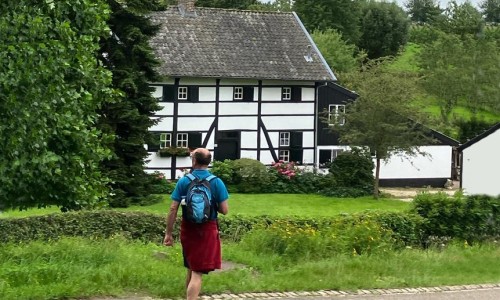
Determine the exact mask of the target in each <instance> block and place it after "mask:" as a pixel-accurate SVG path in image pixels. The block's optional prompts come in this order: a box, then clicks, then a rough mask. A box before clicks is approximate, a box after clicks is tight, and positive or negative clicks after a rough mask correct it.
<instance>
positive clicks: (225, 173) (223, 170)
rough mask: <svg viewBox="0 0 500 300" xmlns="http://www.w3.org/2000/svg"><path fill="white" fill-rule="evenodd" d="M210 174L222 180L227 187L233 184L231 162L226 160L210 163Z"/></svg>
mask: <svg viewBox="0 0 500 300" xmlns="http://www.w3.org/2000/svg"><path fill="white" fill-rule="evenodd" d="M210 171H211V172H212V174H214V175H215V176H217V177H219V178H220V179H222V181H223V182H224V183H225V184H226V185H228V184H233V182H234V170H233V166H232V160H230V159H226V160H224V161H217V160H214V161H213V162H212V168H211V169H210Z"/></svg>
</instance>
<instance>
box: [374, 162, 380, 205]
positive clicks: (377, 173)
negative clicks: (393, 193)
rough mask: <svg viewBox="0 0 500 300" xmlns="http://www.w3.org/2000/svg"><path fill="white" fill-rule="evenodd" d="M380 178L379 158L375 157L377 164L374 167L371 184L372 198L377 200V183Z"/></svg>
mask: <svg viewBox="0 0 500 300" xmlns="http://www.w3.org/2000/svg"><path fill="white" fill-rule="evenodd" d="M379 177H380V158H378V157H377V163H376V165H375V183H374V184H373V197H375V199H378V181H379Z"/></svg>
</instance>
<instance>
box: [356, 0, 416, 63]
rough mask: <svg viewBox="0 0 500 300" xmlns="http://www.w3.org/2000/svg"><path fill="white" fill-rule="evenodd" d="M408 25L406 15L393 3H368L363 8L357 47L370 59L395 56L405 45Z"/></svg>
mask: <svg viewBox="0 0 500 300" xmlns="http://www.w3.org/2000/svg"><path fill="white" fill-rule="evenodd" d="M409 23H410V22H409V19H408V17H407V16H406V13H405V12H404V11H403V9H402V8H401V7H399V6H397V5H396V4H395V3H387V2H369V3H367V4H366V5H365V6H364V8H363V17H362V19H361V39H360V41H359V43H358V44H357V45H358V46H359V47H360V48H362V49H364V50H366V52H367V53H368V57H369V58H372V59H373V58H379V57H383V56H389V55H396V54H397V53H398V51H399V49H400V48H401V47H402V46H404V45H405V44H406V41H407V36H408V29H409Z"/></svg>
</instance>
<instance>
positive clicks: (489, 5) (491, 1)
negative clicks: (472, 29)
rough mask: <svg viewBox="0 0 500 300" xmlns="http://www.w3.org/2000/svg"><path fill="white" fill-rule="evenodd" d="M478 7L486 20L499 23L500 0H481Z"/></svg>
mask: <svg viewBox="0 0 500 300" xmlns="http://www.w3.org/2000/svg"><path fill="white" fill-rule="evenodd" d="M479 7H480V8H481V12H482V14H483V16H484V20H485V21H486V22H492V23H497V24H498V23H500V0H483V1H482V2H481V3H480V4H479Z"/></svg>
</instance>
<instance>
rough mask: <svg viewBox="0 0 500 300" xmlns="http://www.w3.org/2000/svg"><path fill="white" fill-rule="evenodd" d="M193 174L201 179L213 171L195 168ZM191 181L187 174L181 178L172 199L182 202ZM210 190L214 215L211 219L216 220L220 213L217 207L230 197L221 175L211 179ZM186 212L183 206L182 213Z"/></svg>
mask: <svg viewBox="0 0 500 300" xmlns="http://www.w3.org/2000/svg"><path fill="white" fill-rule="evenodd" d="M192 174H193V175H194V176H195V177H197V178H199V179H204V178H207V177H208V176H210V175H212V173H210V172H209V171H208V170H199V169H196V170H193V172H192ZM190 183H191V180H190V179H189V178H188V177H187V176H184V177H182V178H181V179H179V181H178V182H177V184H176V185H175V189H174V191H173V192H172V196H171V198H172V200H174V201H176V202H181V200H182V197H185V196H186V195H187V189H188V187H189V184H190ZM210 190H211V192H212V216H211V217H210V219H212V220H215V219H217V215H218V213H217V209H216V207H217V206H218V204H219V203H221V202H224V201H226V200H227V199H228V198H229V194H228V192H227V188H226V185H225V184H224V182H222V180H221V179H220V178H219V177H217V178H215V179H213V180H211V181H210ZM184 214H185V212H184V207H183V209H182V215H183V216H184Z"/></svg>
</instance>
